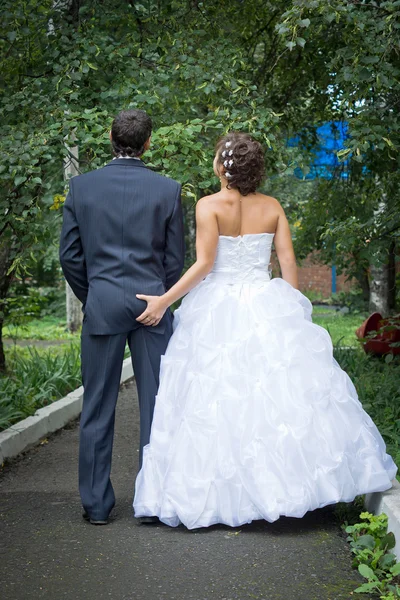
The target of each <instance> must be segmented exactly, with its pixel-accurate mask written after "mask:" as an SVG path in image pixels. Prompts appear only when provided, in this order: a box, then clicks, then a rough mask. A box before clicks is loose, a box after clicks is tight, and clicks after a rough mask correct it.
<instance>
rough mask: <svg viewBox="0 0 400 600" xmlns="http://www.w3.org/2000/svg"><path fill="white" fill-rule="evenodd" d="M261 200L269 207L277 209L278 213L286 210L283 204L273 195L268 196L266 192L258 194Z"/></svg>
mask: <svg viewBox="0 0 400 600" xmlns="http://www.w3.org/2000/svg"><path fill="white" fill-rule="evenodd" d="M258 196H259V197H260V201H261V202H263V203H264V204H265V205H266V206H268V208H270V209H275V210H276V211H277V212H278V213H282V212H284V210H283V207H282V204H281V203H280V202H279V200H277V199H276V198H274V197H273V196H267V195H266V194H258Z"/></svg>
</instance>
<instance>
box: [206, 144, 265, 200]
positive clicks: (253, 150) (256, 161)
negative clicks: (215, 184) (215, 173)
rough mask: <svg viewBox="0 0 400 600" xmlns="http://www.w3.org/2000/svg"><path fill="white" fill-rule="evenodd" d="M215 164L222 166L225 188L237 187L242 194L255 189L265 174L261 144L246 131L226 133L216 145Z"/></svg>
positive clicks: (252, 191)
mask: <svg viewBox="0 0 400 600" xmlns="http://www.w3.org/2000/svg"><path fill="white" fill-rule="evenodd" d="M216 154H217V165H218V167H219V168H220V167H223V168H224V172H225V173H224V174H225V177H226V178H227V180H228V185H227V188H229V189H231V188H232V189H237V190H239V192H240V193H241V195H242V196H247V195H248V194H252V193H254V192H256V191H257V189H258V187H259V185H260V183H261V182H262V180H263V178H264V175H265V163H264V152H263V148H262V146H261V144H260V143H259V142H257V141H256V140H254V139H253V138H252V137H251V135H249V134H248V133H228V134H227V135H225V136H224V137H222V138H221V139H220V140H219V141H218V143H217V146H216Z"/></svg>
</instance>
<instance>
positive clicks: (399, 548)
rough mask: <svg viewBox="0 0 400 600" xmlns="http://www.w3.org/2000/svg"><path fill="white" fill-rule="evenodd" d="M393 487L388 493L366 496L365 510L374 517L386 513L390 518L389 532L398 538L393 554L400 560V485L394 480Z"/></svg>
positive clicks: (374, 493)
mask: <svg viewBox="0 0 400 600" xmlns="http://www.w3.org/2000/svg"><path fill="white" fill-rule="evenodd" d="M392 483H393V487H392V488H391V489H390V490H387V492H373V493H372V494H366V495H365V502H364V504H365V508H366V509H367V510H368V512H371V513H373V514H374V515H380V514H381V513H385V514H386V515H387V516H388V531H392V532H393V533H394V536H395V538H396V545H395V547H394V548H393V550H392V552H393V553H394V554H395V555H396V556H397V559H398V560H399V559H400V483H399V482H398V481H397V479H394V480H393V482H392Z"/></svg>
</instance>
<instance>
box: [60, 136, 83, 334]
mask: <svg viewBox="0 0 400 600" xmlns="http://www.w3.org/2000/svg"><path fill="white" fill-rule="evenodd" d="M71 137H72V138H74V135H73V134H72V136H71ZM68 150H69V153H70V156H69V157H67V158H66V159H65V160H64V177H65V179H66V180H69V179H70V178H71V177H74V176H75V175H78V174H79V152H78V146H73V147H72V148H68ZM66 308H67V327H68V329H69V331H70V332H71V333H75V331H78V329H79V328H80V327H82V317H83V315H82V304H81V303H80V301H79V300H78V298H77V297H76V296H75V294H74V292H73V291H72V289H71V288H70V286H69V285H68V283H66Z"/></svg>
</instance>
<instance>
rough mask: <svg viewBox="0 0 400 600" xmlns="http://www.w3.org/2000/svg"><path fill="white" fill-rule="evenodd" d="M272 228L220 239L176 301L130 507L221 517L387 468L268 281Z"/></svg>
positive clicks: (323, 491) (306, 330) (323, 337)
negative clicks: (195, 281) (210, 262)
mask: <svg viewBox="0 0 400 600" xmlns="http://www.w3.org/2000/svg"><path fill="white" fill-rule="evenodd" d="M272 241H273V234H268V233H265V234H249V235H244V236H240V237H235V238H233V237H228V236H220V239H219V244H218V251H217V258H216V261H215V264H214V268H213V270H212V272H211V273H210V274H209V275H208V277H206V278H205V279H204V281H202V282H201V283H200V284H199V285H198V286H197V287H196V288H194V289H193V290H192V291H191V292H190V293H189V294H188V295H187V296H186V298H185V299H184V300H183V302H182V305H181V308H180V309H179V310H178V311H176V313H175V315H176V320H175V331H174V334H173V336H172V338H171V341H170V343H169V346H168V349H167V351H166V354H165V356H164V357H163V359H162V363H161V375H160V387H159V392H158V396H157V400H156V407H155V413H154V421H153V426H152V431H151V439H150V443H149V444H148V445H147V446H146V447H145V449H144V459H143V467H142V469H141V471H140V473H139V475H138V477H137V481H136V491H135V499H134V509H135V515H136V516H137V517H141V516H158V517H159V518H160V520H161V521H162V522H164V523H166V524H167V525H171V526H177V525H179V524H180V523H183V524H184V525H186V527H188V528H189V529H192V528H197V527H207V526H209V525H212V524H215V523H225V524H226V525H231V526H233V527H236V526H239V525H242V524H244V523H249V522H250V521H252V520H254V519H265V520H267V521H270V522H272V521H275V520H276V519H278V518H279V516H280V515H286V516H291V517H302V516H303V515H304V514H305V513H306V512H307V511H309V510H313V509H316V508H320V507H323V506H325V505H327V504H332V503H336V502H339V501H344V502H349V501H351V500H353V499H354V498H355V496H357V495H359V494H364V493H366V492H373V491H382V490H387V489H388V488H390V487H391V480H392V479H393V478H394V477H395V475H396V471H397V467H396V465H395V464H394V462H393V460H392V458H391V457H390V456H389V455H388V454H386V448H385V443H384V441H383V439H382V437H381V435H380V433H379V432H378V430H377V428H376V426H375V425H374V423H373V421H372V420H371V418H370V417H369V416H368V414H367V413H366V412H365V411H364V410H363V408H362V406H361V403H360V402H359V400H358V398H357V393H356V390H355V388H354V386H353V384H352V382H351V381H350V379H349V377H348V376H347V374H346V373H345V372H344V371H342V370H341V369H340V367H339V365H338V364H337V362H336V361H335V360H334V358H333V356H332V343H331V339H330V336H329V334H328V333H327V332H326V331H325V329H323V328H322V327H319V326H318V325H314V324H313V323H312V321H311V311H312V306H311V304H310V302H309V300H308V299H307V298H305V296H303V295H302V294H301V293H300V292H299V291H297V290H295V289H294V288H292V287H291V286H290V285H289V284H288V283H286V282H285V281H283V280H282V279H272V280H271V279H270V275H269V271H268V266H269V261H270V255H271V246H272Z"/></svg>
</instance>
